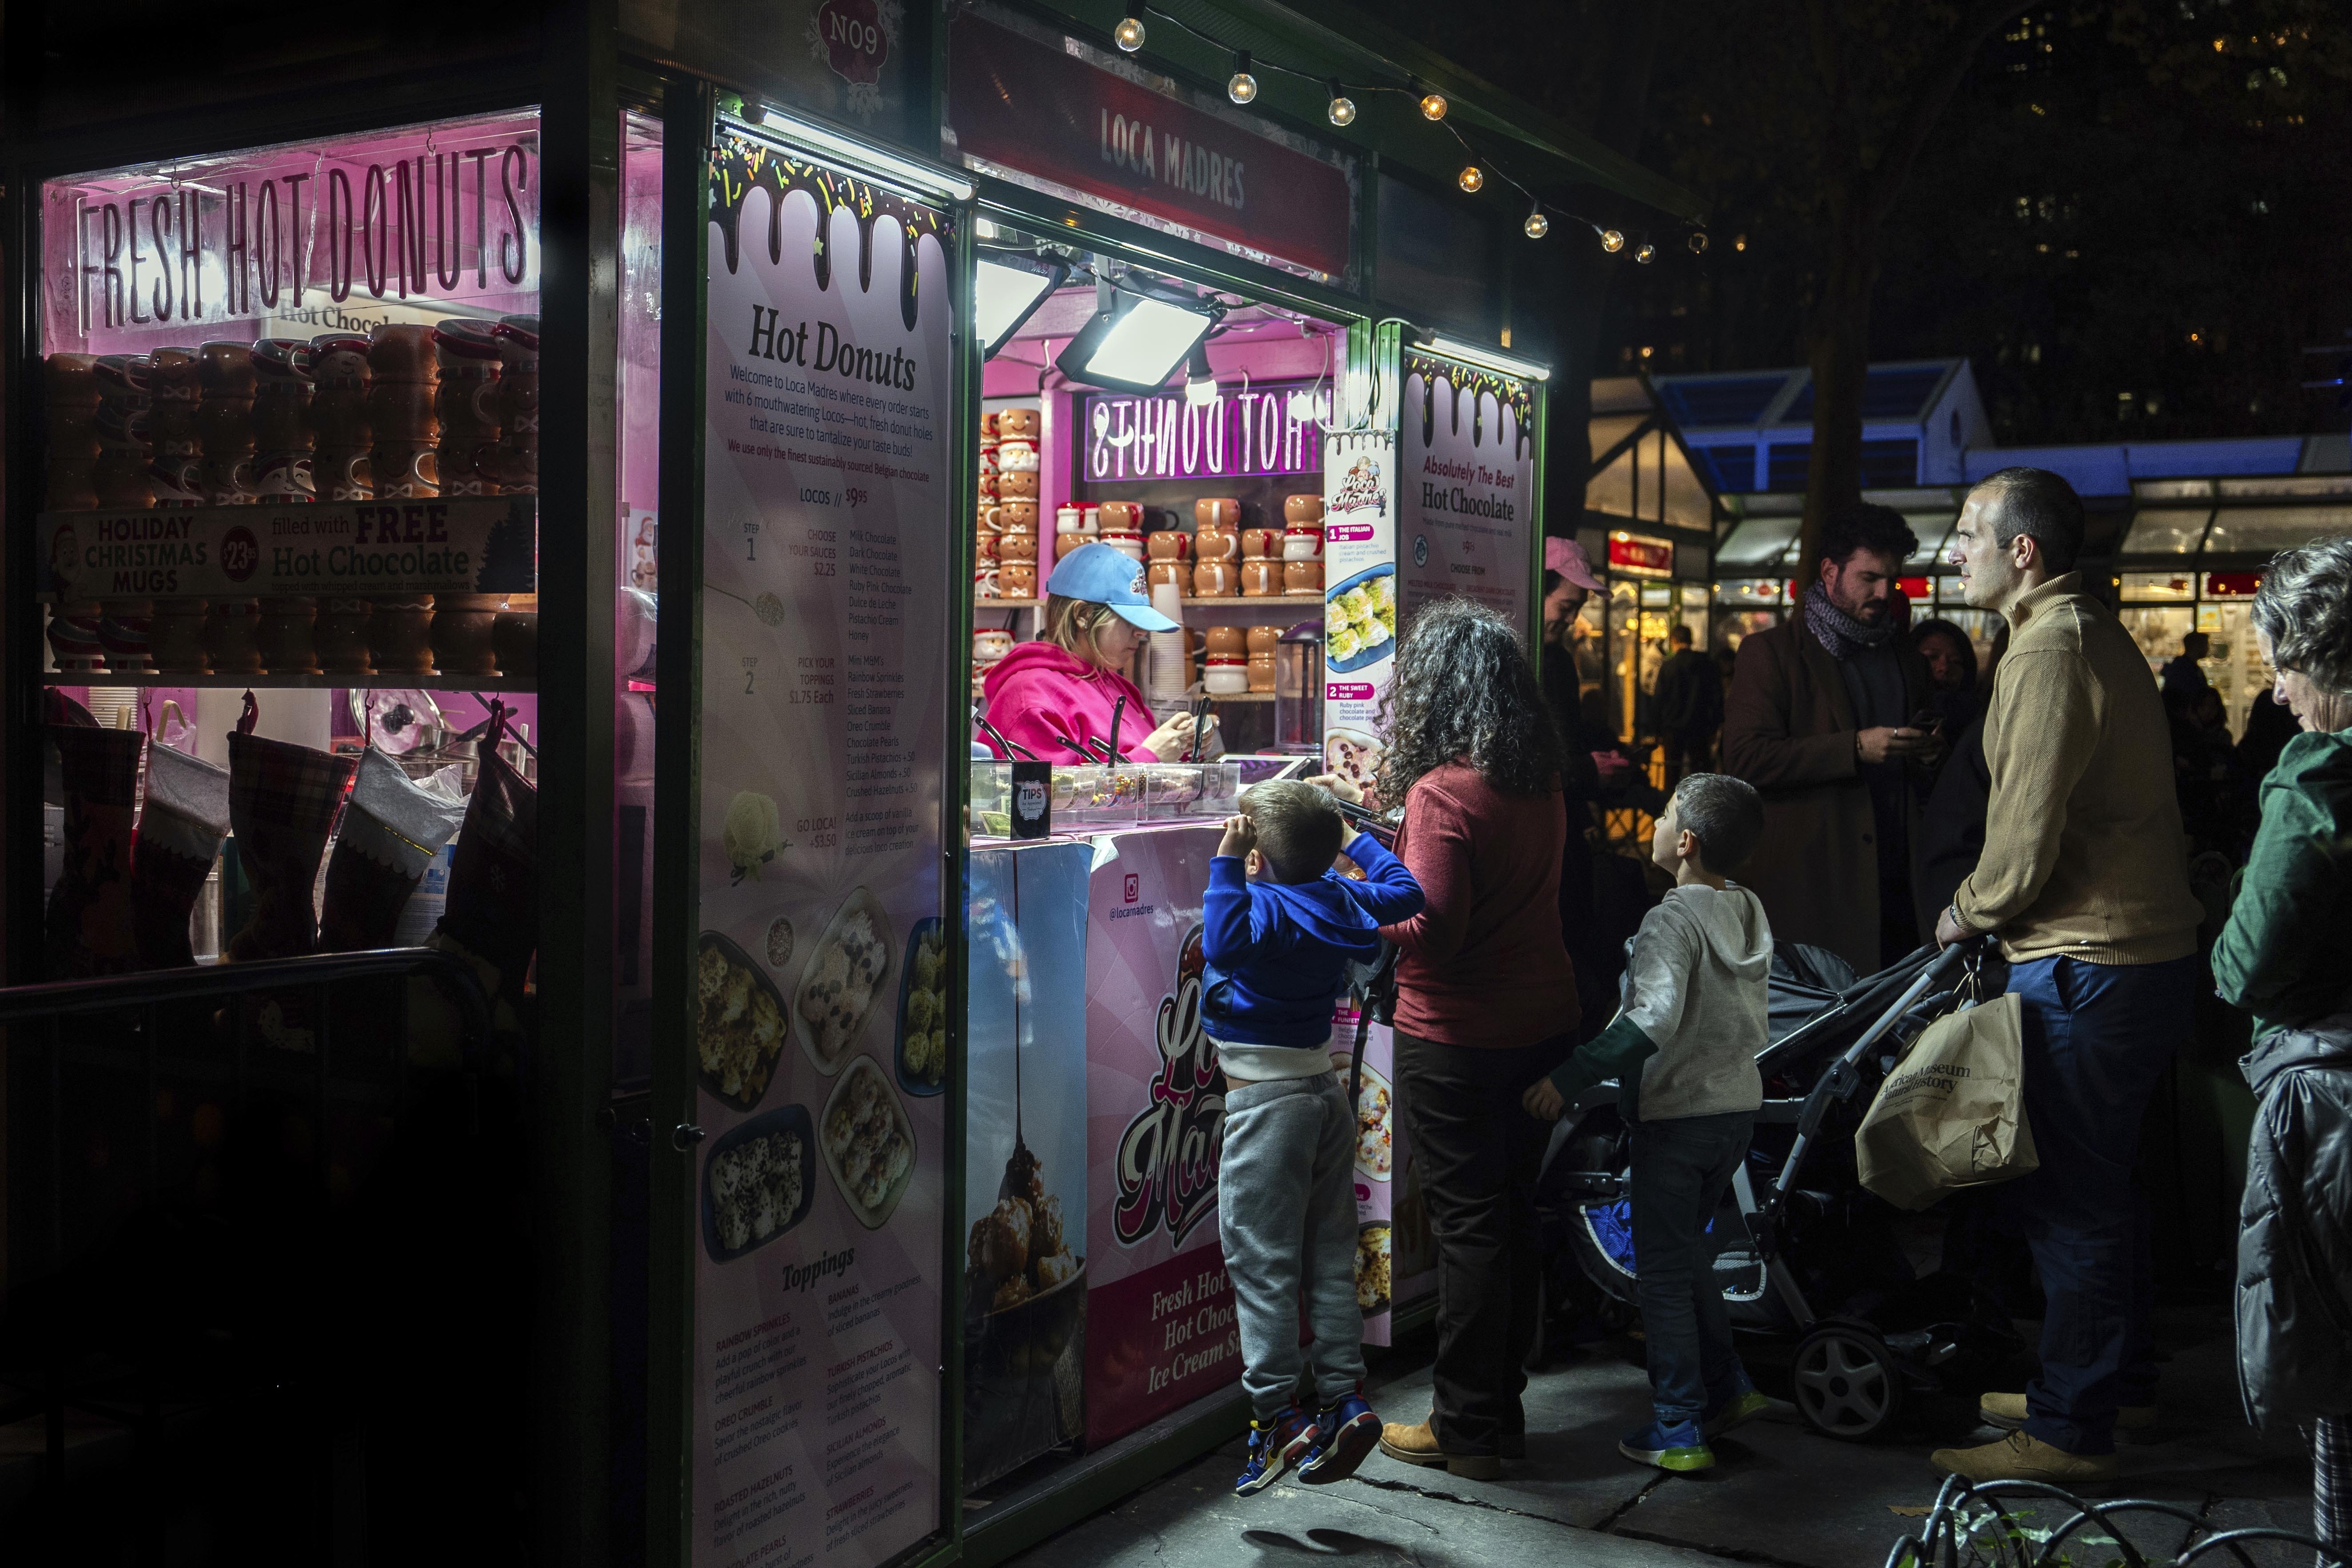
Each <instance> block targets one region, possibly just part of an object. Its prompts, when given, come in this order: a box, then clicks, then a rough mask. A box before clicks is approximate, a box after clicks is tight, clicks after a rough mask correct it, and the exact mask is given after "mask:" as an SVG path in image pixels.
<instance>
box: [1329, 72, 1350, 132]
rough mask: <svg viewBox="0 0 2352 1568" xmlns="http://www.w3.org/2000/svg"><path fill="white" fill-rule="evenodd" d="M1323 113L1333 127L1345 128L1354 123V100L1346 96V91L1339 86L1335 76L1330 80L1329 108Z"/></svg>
mask: <svg viewBox="0 0 2352 1568" xmlns="http://www.w3.org/2000/svg"><path fill="white" fill-rule="evenodd" d="M1323 112H1324V114H1325V116H1326V117H1327V118H1328V119H1329V120H1330V121H1331V123H1332V124H1334V125H1340V126H1346V125H1353V124H1354V123H1355V122H1356V100H1354V99H1352V98H1349V96H1348V92H1347V89H1345V88H1342V87H1341V86H1340V85H1339V78H1338V77H1336V76H1335V77H1333V78H1332V79H1331V106H1330V107H1329V108H1328V109H1326V110H1324V111H1323Z"/></svg>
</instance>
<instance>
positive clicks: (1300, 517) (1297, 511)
mask: <svg viewBox="0 0 2352 1568" xmlns="http://www.w3.org/2000/svg"><path fill="white" fill-rule="evenodd" d="M1282 521H1285V522H1321V521H1323V498H1322V497H1321V496H1285V497H1283V498H1282Z"/></svg>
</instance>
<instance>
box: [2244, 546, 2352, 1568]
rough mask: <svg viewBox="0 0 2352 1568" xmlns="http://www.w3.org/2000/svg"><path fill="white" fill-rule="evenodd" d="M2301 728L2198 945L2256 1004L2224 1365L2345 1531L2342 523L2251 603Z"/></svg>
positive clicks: (2349, 1386) (2349, 1138)
mask: <svg viewBox="0 0 2352 1568" xmlns="http://www.w3.org/2000/svg"><path fill="white" fill-rule="evenodd" d="M2253 616H2254V627H2255V632H2256V635H2257V636H2258V637H2260V638H2261V640H2262V645H2263V657H2264V658H2266V659H2268V660H2269V661H2270V665H2271V668H2273V670H2275V671H2276V672H2277V675H2276V680H2277V686H2276V693H2277V697H2278V700H2279V701H2280V703H2281V704H2283V705H2284V707H2285V708H2287V710H2289V711H2291V712H2293V713H2294V717H2295V720H2296V721H2297V722H2298V723H2300V724H2301V725H2302V727H2303V733H2301V734H2299V735H2297V736H2295V737H2294V739H2293V740H2292V741H2289V742H2287V744H2286V749H2285V750H2284V752H2281V753H2280V755H2279V760H2278V765H2277V766H2276V767H2274V768H2273V769H2272V770H2271V773H2270V776H2269V777H2268V778H2266V779H2264V780H2263V796H2262V799H2263V821H2262V827H2261V830H2260V832H2259V833H2258V834H2257V835H2256V837H2255V839H2254V847H2253V853H2252V857H2251V858H2249V860H2248V862H2247V865H2246V870H2245V875H2244V878H2243V879H2242V884H2241V887H2240V890H2239V893H2238V898H2237V902H2236V904H2235V905H2234V907H2233V908H2232V909H2231V912H2230V921H2229V924H2228V925H2227V926H2225V927H2224V928H2223V929H2222V931H2221V940H2220V941H2218V942H2215V943H2214V946H2213V977H2214V980H2215V982H2216V983H2217V984H2218V986H2219V988H2220V990H2221V995H2222V997H2223V998H2224V999H2225V1000H2227V1001H2229V1002H2231V1004H2233V1005H2237V1006H2240V1007H2242V1008H2244V1009H2245V1010H2246V1011H2247V1012H2249V1013H2251V1014H2252V1015H2253V1016H2254V1047H2253V1049H2252V1051H2250V1052H2249V1053H2248V1054H2247V1056H2246V1058H2245V1061H2244V1062H2243V1063H2242V1064H2241V1065H2242V1067H2243V1068H2244V1071H2245V1074H2246V1081H2247V1082H2248V1083H2249V1084H2250V1085H2252V1088H2253V1090H2254V1094H2255V1097H2256V1100H2257V1101H2258V1109H2257V1110H2256V1114H2255V1117H2254V1126H2253V1132H2252V1138H2251V1140H2250V1141H2249V1144H2248V1147H2247V1151H2246V1191H2245V1196H2244V1198H2243V1200H2242V1204H2241V1206H2240V1210H2239V1238H2238V1290H2237V1309H2238V1371H2239V1383H2240V1386H2241V1388H2242V1392H2243V1393H2244V1395H2245V1401H2246V1408H2247V1411H2248V1413H2249V1414H2251V1415H2252V1416H2253V1417H2254V1419H2255V1420H2256V1421H2258V1422H2266V1421H2270V1420H2273V1419H2284V1420H2289V1421H2295V1422H2302V1423H2308V1424H2309V1430H2310V1432H2311V1437H2312V1479H2313V1488H2312V1491H2313V1497H2312V1503H2313V1506H2312V1526H2313V1533H2314V1534H2315V1535H2317V1536H2318V1537H2319V1538H2320V1539H2321V1540H2322V1541H2325V1542H2328V1543H2329V1544H2330V1545H2333V1546H2336V1547H2338V1548H2341V1547H2343V1546H2345V1545H2347V1544H2352V1426H2347V1422H2352V1341H2347V1338H2346V1336H2345V1335H2344V1334H2343V1333H2342V1332H2341V1331H2339V1330H2337V1329H2336V1327H2335V1326H2334V1325H2335V1324H2336V1322H2337V1321H2339V1319H2340V1315H2341V1312H2342V1310H2343V1306H2342V1304H2343V1303H2344V1302H2345V1301H2346V1300H2347V1299H2352V536H2342V537H2337V538H2333V539H2323V540H2320V541H2318V542H2315V543H2313V544H2308V545H2305V546H2304V547H2303V548H2302V549H2300V550H2290V551H2288V552H2286V553H2284V554H2283V555H2281V556H2280V557H2278V559H2277V560H2275V561H2273V563H2271V568H2270V571H2269V573H2268V574H2267V575H2265V577H2264V578H2263V586H2262V589H2261V591H2260V592H2259V593H2258V594H2257V595H2255V598H2254V605H2253Z"/></svg>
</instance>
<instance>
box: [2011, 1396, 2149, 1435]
mask: <svg viewBox="0 0 2352 1568" xmlns="http://www.w3.org/2000/svg"><path fill="white" fill-rule="evenodd" d="M1977 1415H1979V1417H1980V1418H1981V1419H1982V1420H1983V1421H1984V1424H1985V1425H1986V1426H1998V1427H2000V1429H2001V1430H2002V1431H2004V1432H2014V1431H2017V1430H2018V1429H2019V1428H2020V1427H2021V1426H2024V1425H2025V1395H2023V1394H1985V1395H1983V1396H1982V1397H1981V1398H1979V1400H1978V1401H1977ZM2155 1425H2156V1406H2155V1405H2118V1406H2116V1431H2118V1432H2145V1431H2147V1429H2148V1428H2149V1427H2151V1426H2155Z"/></svg>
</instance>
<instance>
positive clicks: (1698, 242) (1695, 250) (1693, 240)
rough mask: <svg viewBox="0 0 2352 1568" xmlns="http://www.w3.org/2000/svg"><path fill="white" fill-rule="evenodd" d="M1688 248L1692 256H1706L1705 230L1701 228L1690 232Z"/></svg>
mask: <svg viewBox="0 0 2352 1568" xmlns="http://www.w3.org/2000/svg"><path fill="white" fill-rule="evenodd" d="M1690 247H1691V254H1692V255H1693V256H1705V255H1706V230H1705V229H1703V228H1695V229H1693V230H1691V237H1690Z"/></svg>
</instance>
